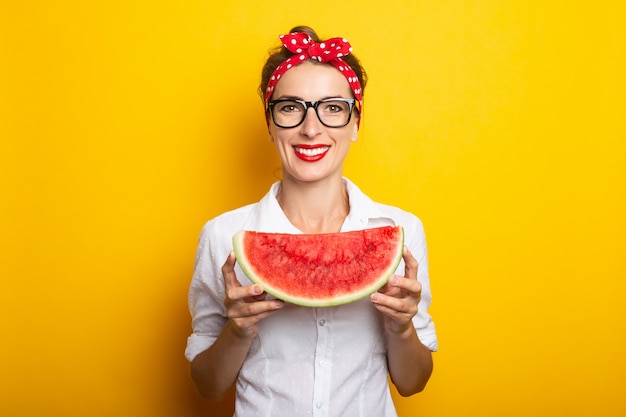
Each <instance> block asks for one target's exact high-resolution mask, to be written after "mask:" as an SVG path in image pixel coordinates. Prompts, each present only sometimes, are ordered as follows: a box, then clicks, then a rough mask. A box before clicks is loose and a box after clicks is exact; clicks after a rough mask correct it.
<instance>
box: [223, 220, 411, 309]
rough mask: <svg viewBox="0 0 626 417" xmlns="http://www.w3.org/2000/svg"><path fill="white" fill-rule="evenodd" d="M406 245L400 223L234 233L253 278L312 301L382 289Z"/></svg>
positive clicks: (277, 292)
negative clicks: (314, 231) (331, 229)
mask: <svg viewBox="0 0 626 417" xmlns="http://www.w3.org/2000/svg"><path fill="white" fill-rule="evenodd" d="M403 246H404V230H403V229H402V227H401V226H385V227H378V228H374V229H365V230H359V231H354V232H342V233H325V234H283V233H261V232H251V231H243V230H242V231H240V232H238V233H237V234H235V236H234V237H233V249H234V252H235V256H236V258H237V262H238V263H239V265H240V266H241V269H242V270H243V272H244V273H245V274H246V275H247V276H248V278H249V279H250V280H251V281H252V282H254V283H256V284H259V285H260V286H261V287H263V289H264V290H265V291H266V292H267V293H269V294H272V295H273V296H275V297H276V298H278V299H281V300H285V301H287V302H290V303H293V304H298V305H302V306H309V307H328V306H335V305H340V304H346V303H350V302H353V301H356V300H358V299H361V298H363V297H366V296H368V295H370V294H372V293H373V292H375V291H377V290H378V289H379V288H380V287H382V286H383V285H385V283H386V282H387V279H388V278H389V277H390V276H391V275H392V274H393V273H394V272H395V270H396V268H397V267H398V264H399V263H400V259H402V250H403Z"/></svg>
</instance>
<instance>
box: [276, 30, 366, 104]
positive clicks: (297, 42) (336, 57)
mask: <svg viewBox="0 0 626 417" xmlns="http://www.w3.org/2000/svg"><path fill="white" fill-rule="evenodd" d="M279 37H280V40H281V42H282V43H283V45H284V46H285V48H287V49H288V50H289V51H290V52H293V54H294V55H292V56H291V57H289V58H287V59H286V60H285V61H283V63H282V64H280V65H279V66H278V67H276V69H275V70H274V72H273V73H272V76H271V77H270V80H269V82H268V83H267V89H266V90H265V105H266V106H267V102H268V101H269V99H270V97H271V96H272V93H273V92H274V88H275V87H276V84H278V81H279V80H280V78H281V77H282V76H283V75H284V74H285V73H286V72H287V71H288V70H290V69H291V68H293V67H295V66H296V65H298V64H301V63H302V62H304V61H305V60H307V59H314V60H316V61H319V62H328V63H329V64H331V65H333V66H334V67H335V68H337V69H338V70H339V71H340V72H341V74H342V75H343V76H344V77H346V80H348V84H349V85H350V89H351V90H352V93H353V94H354V98H355V99H356V100H357V101H358V102H359V108H361V109H362V107H363V91H362V89H361V83H360V82H359V77H357V76H356V73H355V72H354V70H353V69H352V67H350V65H348V64H347V63H346V62H345V61H344V60H342V59H341V57H343V56H346V55H348V54H349V53H350V52H352V47H351V46H350V42H348V41H347V40H345V39H342V38H331V39H328V40H326V41H322V42H320V43H316V42H314V41H313V39H311V37H310V36H309V35H307V34H306V33H304V32H292V33H289V34H287V35H280V36H279Z"/></svg>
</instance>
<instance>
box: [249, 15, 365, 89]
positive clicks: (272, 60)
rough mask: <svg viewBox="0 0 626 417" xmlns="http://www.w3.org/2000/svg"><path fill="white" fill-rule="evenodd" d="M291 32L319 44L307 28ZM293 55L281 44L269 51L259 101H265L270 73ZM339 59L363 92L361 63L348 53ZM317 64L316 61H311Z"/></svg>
mask: <svg viewBox="0 0 626 417" xmlns="http://www.w3.org/2000/svg"><path fill="white" fill-rule="evenodd" d="M293 32H304V33H306V34H307V35H309V36H310V37H311V39H313V42H315V43H319V42H321V41H322V40H321V39H320V37H319V36H318V35H317V33H316V32H315V31H314V30H313V29H311V28H310V27H309V26H296V27H294V28H292V29H291V30H290V31H289V33H293ZM292 55H294V54H293V53H292V52H290V51H289V50H288V49H287V48H285V47H284V46H283V45H282V44H281V45H280V46H277V47H275V48H273V49H271V50H270V51H269V57H268V58H267V60H266V61H265V65H263V69H262V71H261V84H260V85H259V95H260V96H261V100H263V101H265V89H266V88H267V84H268V83H269V81H270V78H271V77H272V73H273V72H274V70H275V69H276V67H278V66H279V65H280V64H281V63H282V62H283V61H285V60H286V59H287V58H289V57H291V56H292ZM341 59H342V60H343V61H344V62H345V63H346V64H348V65H350V67H351V68H352V69H353V70H354V73H355V74H356V76H357V77H358V78H359V82H360V83H361V90H362V91H365V84H366V83H367V74H366V72H365V68H363V66H362V65H361V61H359V59H358V58H357V57H356V56H355V55H354V54H353V53H350V54H348V55H345V56H343V57H341ZM311 62H315V63H318V62H317V61H311Z"/></svg>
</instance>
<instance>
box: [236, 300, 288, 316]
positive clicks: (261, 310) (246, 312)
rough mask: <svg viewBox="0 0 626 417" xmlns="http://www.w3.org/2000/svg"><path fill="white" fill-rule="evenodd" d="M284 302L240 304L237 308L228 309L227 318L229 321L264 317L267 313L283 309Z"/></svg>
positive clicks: (269, 301)
mask: <svg viewBox="0 0 626 417" xmlns="http://www.w3.org/2000/svg"><path fill="white" fill-rule="evenodd" d="M284 305H285V302H284V301H281V300H268V301H258V302H255V303H242V304H240V305H238V306H237V308H233V309H230V310H229V311H228V317H229V318H231V319H235V318H245V317H256V318H257V319H258V318H260V317H265V316H267V315H268V314H269V313H272V312H274V311H276V310H279V309H281V308H283V307H284Z"/></svg>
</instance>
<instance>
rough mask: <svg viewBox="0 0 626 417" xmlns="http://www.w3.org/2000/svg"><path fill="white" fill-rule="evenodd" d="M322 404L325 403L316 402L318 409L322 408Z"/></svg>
mask: <svg viewBox="0 0 626 417" xmlns="http://www.w3.org/2000/svg"><path fill="white" fill-rule="evenodd" d="M322 405H324V404H322V403H315V406H316V407H317V408H318V409H319V408H322Z"/></svg>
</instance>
